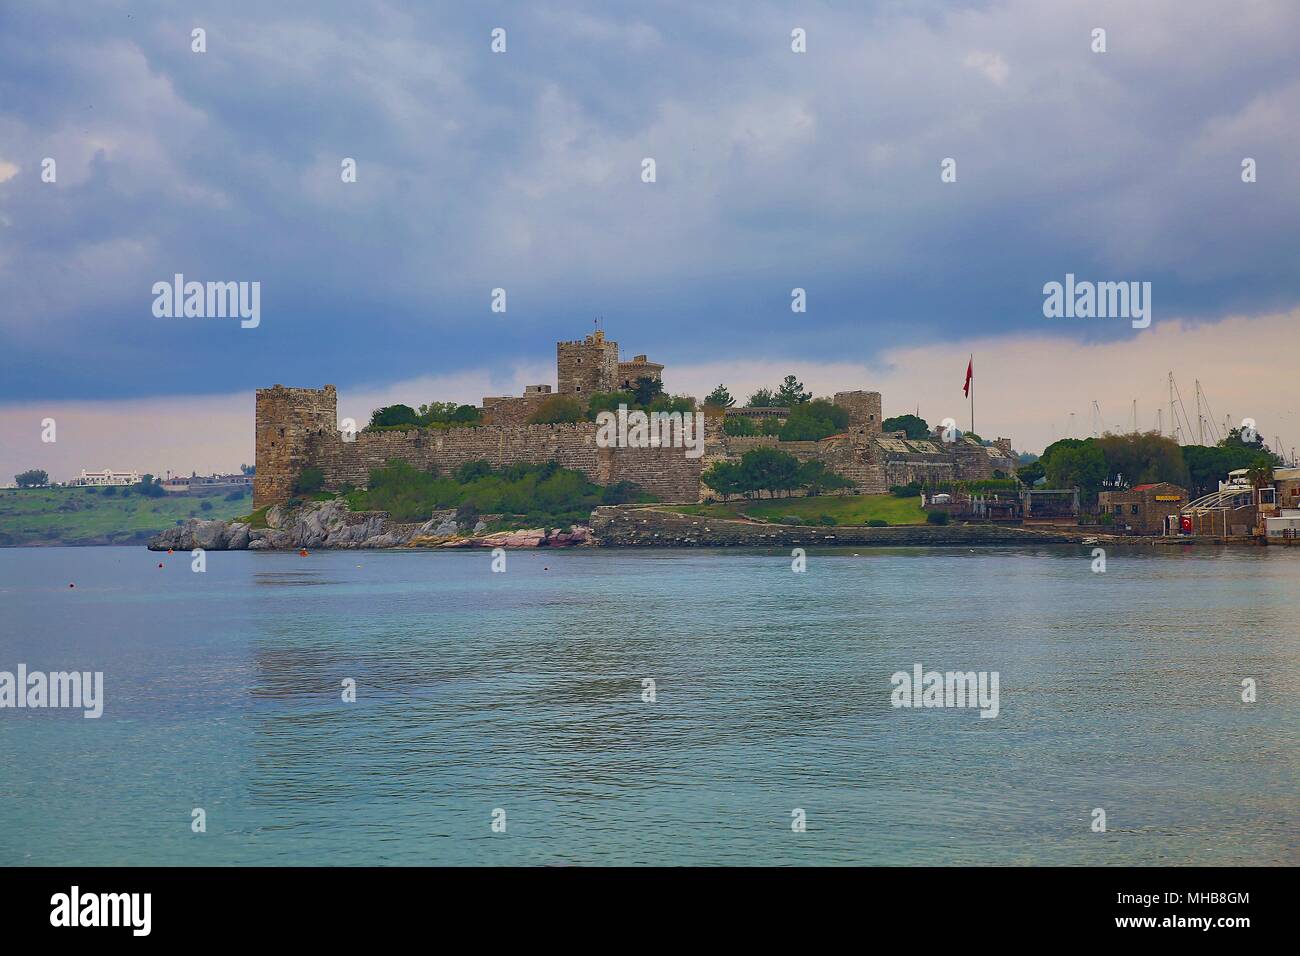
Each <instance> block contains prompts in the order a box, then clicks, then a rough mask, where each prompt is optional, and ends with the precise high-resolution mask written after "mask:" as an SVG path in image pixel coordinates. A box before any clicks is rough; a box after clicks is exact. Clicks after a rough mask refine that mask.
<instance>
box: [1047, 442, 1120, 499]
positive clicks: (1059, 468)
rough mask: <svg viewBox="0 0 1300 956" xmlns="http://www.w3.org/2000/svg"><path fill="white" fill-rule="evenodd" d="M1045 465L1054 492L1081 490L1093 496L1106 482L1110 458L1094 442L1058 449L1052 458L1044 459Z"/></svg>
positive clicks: (1048, 481) (1051, 455)
mask: <svg viewBox="0 0 1300 956" xmlns="http://www.w3.org/2000/svg"><path fill="white" fill-rule="evenodd" d="M1057 444H1059V442H1058V443H1057ZM1043 462H1044V464H1043V468H1044V469H1045V470H1046V472H1047V483H1048V484H1049V485H1051V486H1052V487H1053V488H1079V489H1081V490H1083V491H1085V492H1087V493H1088V494H1092V493H1094V492H1095V491H1096V490H1097V489H1098V488H1100V487H1101V483H1102V482H1103V481H1105V480H1106V456H1105V455H1103V454H1102V451H1101V448H1100V447H1099V446H1098V445H1096V444H1095V443H1094V442H1093V440H1092V439H1087V440H1086V441H1084V442H1081V443H1080V444H1078V445H1074V446H1067V447H1064V448H1054V450H1053V451H1052V453H1051V454H1050V455H1044V456H1043Z"/></svg>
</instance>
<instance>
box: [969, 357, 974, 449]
mask: <svg viewBox="0 0 1300 956" xmlns="http://www.w3.org/2000/svg"><path fill="white" fill-rule="evenodd" d="M970 369H971V375H970V433H971V434H972V435H974V434H975V353H974V352H972V353H971V354H970Z"/></svg>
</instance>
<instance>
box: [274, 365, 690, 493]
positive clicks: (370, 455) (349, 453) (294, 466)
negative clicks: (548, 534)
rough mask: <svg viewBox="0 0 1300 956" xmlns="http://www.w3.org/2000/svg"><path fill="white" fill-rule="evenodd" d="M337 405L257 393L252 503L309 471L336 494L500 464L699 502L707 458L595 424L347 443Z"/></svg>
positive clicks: (379, 434)
mask: <svg viewBox="0 0 1300 956" xmlns="http://www.w3.org/2000/svg"><path fill="white" fill-rule="evenodd" d="M337 408H338V402H337V395H336V393H335V391H334V388H333V386H327V387H326V388H325V389H311V388H295V389H286V388H283V387H281V386H276V387H275V388H273V389H259V390H258V393H257V472H256V475H255V476H254V485H253V498H254V501H253V504H254V507H258V508H260V507H262V506H263V505H267V504H272V503H274V502H277V501H285V500H287V499H289V498H291V497H293V494H294V485H295V483H296V481H297V479H298V475H299V474H300V472H301V471H302V469H303V468H304V467H306V466H308V465H311V466H314V467H317V468H320V469H321V470H322V472H324V475H325V487H326V488H327V489H330V490H334V491H337V490H338V489H339V488H341V487H343V486H344V485H349V484H350V485H353V486H355V487H359V488H360V487H365V486H366V484H367V483H368V482H369V480H370V472H371V471H373V470H374V469H376V468H382V467H383V466H384V465H385V464H386V463H387V462H388V461H389V460H390V459H398V460H401V461H406V462H409V463H411V464H412V465H414V466H415V467H417V468H422V469H426V470H427V469H430V468H436V469H437V471H438V474H441V475H447V474H450V473H452V472H454V471H455V470H456V469H457V468H459V467H460V466H461V465H463V464H466V463H468V462H471V461H483V460H486V461H489V462H491V463H492V464H493V465H494V466H496V467H502V466H505V465H510V464H514V463H515V462H528V463H532V464H544V463H545V462H548V461H555V462H557V463H559V464H560V465H561V466H562V467H565V468H573V469H575V470H577V471H581V472H582V473H583V474H584V475H586V476H587V478H588V479H589V480H591V481H593V482H595V483H596V484H600V485H609V484H613V483H614V482H618V481H630V482H634V483H635V484H637V485H639V486H640V487H641V488H643V489H644V490H646V491H647V492H649V493H651V494H653V495H655V496H656V497H658V498H659V499H661V500H663V501H696V500H698V499H699V492H700V473H701V471H702V470H703V462H704V459H703V458H696V459H690V458H687V457H686V454H685V451H686V450H685V449H682V448H598V447H596V429H597V425H596V424H595V423H594V422H578V423H576V424H562V425H484V426H479V427H472V428H448V429H434V428H421V429H410V430H409V431H397V430H393V431H376V432H358V433H357V434H356V435H355V436H354V439H353V440H352V441H345V440H344V437H343V435H342V433H340V432H339V431H338V427H337V424H336V421H337V414H338V412H337ZM706 434H708V431H707V430H706Z"/></svg>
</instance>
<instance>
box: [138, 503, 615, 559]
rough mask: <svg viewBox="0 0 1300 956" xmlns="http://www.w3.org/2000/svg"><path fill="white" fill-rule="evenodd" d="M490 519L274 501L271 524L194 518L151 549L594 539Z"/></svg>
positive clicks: (555, 544) (586, 533)
mask: <svg viewBox="0 0 1300 956" xmlns="http://www.w3.org/2000/svg"><path fill="white" fill-rule="evenodd" d="M487 527H488V525H487V522H485V521H482V520H477V521H475V523H474V525H473V526H472V527H469V526H467V525H466V524H462V523H458V522H457V520H456V512H454V511H438V512H435V513H434V514H433V516H432V517H431V518H430V519H429V520H428V521H424V522H413V523H406V522H396V521H393V520H391V519H390V518H389V516H388V515H387V514H386V513H384V512H382V511H360V512H354V511H351V510H349V508H348V506H347V504H346V502H344V501H341V500H334V501H317V502H310V503H308V504H305V505H303V506H301V507H297V508H285V507H283V506H281V505H272V506H271V507H270V508H268V509H267V511H266V527H264V528H261V527H257V528H255V527H252V526H251V525H249V524H246V523H244V522H240V521H200V520H198V519H191V520H189V521H186V522H184V523H183V524H179V525H176V526H175V527H172V528H168V529H167V530H165V531H162V532H160V533H159V534H157V535H155V536H154V537H153V538H151V539H150V541H149V544H148V548H149V550H150V551H171V550H176V551H190V550H193V549H194V548H202V549H203V550H205V551H297V550H301V549H304V548H305V549H308V550H314V549H331V550H334V549H344V550H345V549H362V548H366V549H369V548H545V547H551V548H559V547H576V546H581V545H590V544H592V543H593V539H592V536H591V531H590V529H589V528H586V527H583V526H581V525H575V526H573V527H572V528H569V529H567V530H560V529H547V528H532V529H526V530H520V531H497V532H488V531H487Z"/></svg>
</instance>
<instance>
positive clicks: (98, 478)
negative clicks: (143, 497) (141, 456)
mask: <svg viewBox="0 0 1300 956" xmlns="http://www.w3.org/2000/svg"><path fill="white" fill-rule="evenodd" d="M139 483H140V473H139V472H138V471H113V470H111V469H108V468H106V469H104V470H103V471H86V469H84V468H83V469H81V477H80V478H73V479H72V480H71V481H69V482H68V484H69V485H71V486H72V487H75V488H81V487H85V486H88V485H138V484H139Z"/></svg>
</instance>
